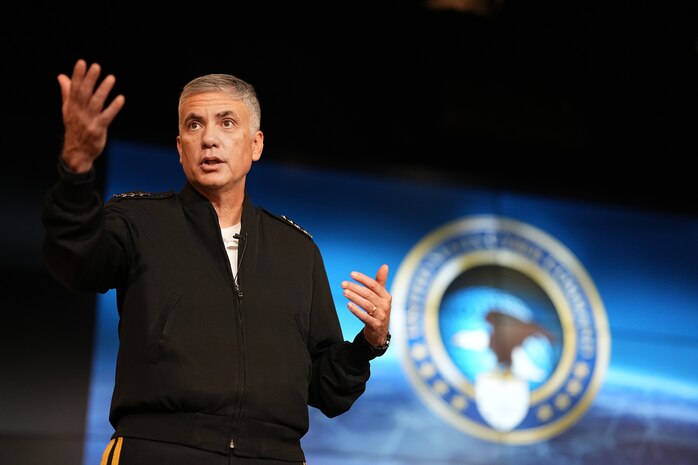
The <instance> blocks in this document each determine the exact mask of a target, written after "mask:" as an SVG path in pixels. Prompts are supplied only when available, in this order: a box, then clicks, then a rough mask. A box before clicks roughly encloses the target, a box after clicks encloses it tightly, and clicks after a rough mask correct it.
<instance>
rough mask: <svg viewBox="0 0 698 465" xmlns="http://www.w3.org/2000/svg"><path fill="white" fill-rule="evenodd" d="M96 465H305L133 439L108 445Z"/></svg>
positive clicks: (124, 439)
mask: <svg viewBox="0 0 698 465" xmlns="http://www.w3.org/2000/svg"><path fill="white" fill-rule="evenodd" d="M100 465H306V464H305V462H287V461H285V460H273V459H253V458H247V457H237V456H235V455H234V454H233V451H232V450H231V452H230V453H229V454H227V455H224V454H218V453H216V452H210V451H207V450H201V449H195V448H193V447H188V446H182V445H180V444H172V443H169V442H160V441H150V440H147V439H137V438H122V437H119V438H116V439H112V440H111V441H109V444H108V445H107V447H106V449H104V453H103V454H102V462H101V463H100Z"/></svg>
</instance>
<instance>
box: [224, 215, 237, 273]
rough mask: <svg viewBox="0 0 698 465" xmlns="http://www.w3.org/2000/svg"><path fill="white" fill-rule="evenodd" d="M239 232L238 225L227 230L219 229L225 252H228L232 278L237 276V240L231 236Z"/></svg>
mask: <svg viewBox="0 0 698 465" xmlns="http://www.w3.org/2000/svg"><path fill="white" fill-rule="evenodd" d="M239 232H240V223H238V224H235V225H233V226H230V227H227V228H221V234H222V235H223V244H225V251H226V252H228V260H229V261H230V268H232V270H233V278H234V277H235V276H237V274H238V240H237V239H236V238H234V237H233V236H234V235H235V234H238V233H239Z"/></svg>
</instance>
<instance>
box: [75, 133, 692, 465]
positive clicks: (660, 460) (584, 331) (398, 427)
mask: <svg viewBox="0 0 698 465" xmlns="http://www.w3.org/2000/svg"><path fill="white" fill-rule="evenodd" d="M183 183H184V176H183V174H182V172H181V167H180V166H179V163H178V156H177V152H176V150H175V149H174V147H172V148H171V149H167V148H160V147H153V146H144V145H140V144H131V143H126V142H112V143H111V145H110V147H109V177H108V179H107V184H106V188H105V193H104V197H105V199H106V198H108V197H110V196H111V195H112V194H115V193H119V192H123V191H129V190H149V191H167V190H175V191H178V190H179V189H180V188H181V187H182V185H183ZM247 189H248V191H249V193H250V196H251V199H252V201H253V203H256V204H259V205H261V206H264V207H265V208H266V209H268V210H270V211H272V212H274V213H277V214H280V215H281V214H283V215H286V216H288V217H289V218H291V219H292V220H293V221H294V222H296V223H298V224H299V225H301V226H302V227H303V228H304V229H306V230H308V231H309V232H310V233H311V234H312V235H313V238H314V240H315V241H316V242H317V244H318V245H319V247H320V250H321V252H322V254H323V258H324V260H325V264H326V266H327V273H328V277H329V280H330V284H331V286H332V291H333V294H334V300H335V304H336V307H337V311H338V314H339V315H340V322H341V325H342V329H343V331H344V335H345V338H346V339H348V340H350V339H351V338H353V336H354V334H356V332H358V331H359V330H360V329H361V327H362V324H361V322H360V321H358V320H357V319H356V318H355V317H354V316H353V315H352V314H351V313H350V312H349V310H348V309H347V308H346V303H347V301H346V299H345V298H344V297H343V295H342V289H341V286H340V283H341V281H342V280H346V279H349V273H350V272H351V271H353V270H358V271H362V272H364V273H367V274H373V273H375V271H376V270H377V269H378V267H379V266H380V265H381V264H382V263H387V264H388V265H389V266H390V274H389V279H388V287H389V288H390V290H391V293H393V296H394V300H393V309H392V318H391V325H392V326H391V332H392V333H393V343H392V345H391V347H390V349H389V350H388V352H387V353H386V355H385V356H384V357H381V358H380V359H377V360H375V361H374V362H373V363H372V366H371V379H370V381H369V383H368V387H367V390H366V392H365V393H364V395H363V396H362V397H361V398H360V399H359V400H358V401H357V402H356V404H355V405H354V406H353V407H352V409H351V410H350V411H349V412H347V413H345V414H343V415H340V416H339V417H336V418H331V419H329V418H326V417H324V416H323V415H322V414H321V413H320V412H319V411H317V410H315V409H313V408H311V409H310V415H311V426H310V431H309V432H308V434H307V435H306V436H305V437H304V438H303V446H304V449H305V451H306V454H307V462H308V464H310V465H359V464H360V465H365V464H366V463H371V464H374V465H412V464H415V463H428V464H429V465H453V464H461V463H478V464H484V465H486V464H493V465H494V464H497V465H501V464H509V463H510V464H514V463H515V464H517V465H521V464H523V465H529V464H530V465H533V464H536V465H538V464H540V463H570V464H575V465H583V464H594V465H595V464H597V463H633V464H639V465H649V464H653V465H654V464H656V465H664V464H665V463H672V464H689V463H691V464H693V463H696V462H697V461H698V443H696V441H695V438H696V437H698V370H696V368H695V360H698V337H697V336H695V331H694V328H696V327H698V311H697V309H698V286H696V284H695V283H697V282H698V267H697V266H696V263H698V219H696V218H686V217H680V216H670V215H657V214H651V213H645V212H637V211H623V210H619V209H617V208H615V209H611V208H608V207H605V206H602V205H595V204H586V203H575V202H569V201H560V200H556V199H550V198H541V197H530V196H525V195H518V194H513V193H509V192H501V191H494V190H487V189H474V188H469V187H467V186H464V187H460V188H459V187H454V186H452V185H450V186H439V185H435V184H433V183H417V182H405V181H400V180H398V179H385V178H384V177H381V178H378V177H372V176H358V175H356V174H348V173H342V172H337V171H324V170H313V169H307V168H303V169H301V168H298V167H291V166H284V165H280V164H275V163H274V162H273V153H271V152H269V153H266V152H265V156H264V157H263V158H262V159H261V160H260V161H259V162H257V163H255V164H254V165H253V167H252V171H251V173H250V175H249V176H248V180H247ZM366 199H370V201H366ZM474 218H478V219H481V218H486V219H487V220H486V221H485V222H484V223H482V224H485V225H486V227H484V228H483V229H482V231H480V230H478V231H475V232H472V233H471V231H470V230H468V231H465V230H463V229H461V230H459V229H457V228H458V227H460V225H461V224H467V225H471V222H473V221H475V220H474ZM490 219H491V221H490ZM478 221H480V220H478ZM482 221H484V220H482ZM472 224H476V223H472ZM477 224H478V225H479V224H480V223H477ZM449 225H450V226H449ZM500 227H502V228H503V229H498V228H500ZM449 228H451V229H449ZM488 228H491V229H488ZM507 228H510V229H507ZM502 231H504V232H502ZM532 231H533V233H532ZM541 236H544V237H545V238H546V240H547V239H550V240H549V241H548V242H545V241H542V242H541V243H542V244H543V246H539V243H537V242H536V239H538V238H540V237H541ZM449 238H453V240H452V241H451V242H448V239H449ZM530 238H533V239H532V240H529V239H530ZM442 243H445V244H447V245H444V246H443V247H442V246H441V244H442ZM546 254H549V256H546ZM570 263H571V264H572V265H571V266H570ZM575 267H577V268H575ZM407 277H409V278H410V281H409V283H410V284H409V285H403V283H404V282H407V281H406V278H407ZM578 290H581V292H577V291H578ZM403 297H404V298H403ZM493 310H497V311H498V312H495V313H496V314H497V315H500V318H502V319H501V320H498V321H499V322H500V323H501V321H504V322H506V323H507V325H512V326H501V327H499V328H498V331H501V333H499V334H500V336H501V334H505V336H504V339H501V338H496V339H495V337H494V335H493V326H492V323H491V322H488V321H489V320H488V319H487V318H488V314H490V313H491V312H492V311H493ZM587 310H589V311H587ZM502 315H503V316H502ZM507 317H512V318H514V320H510V319H508V318H507ZM589 318H591V320H589ZM491 321H494V320H491ZM514 324H516V325H518V326H513V325H514ZM117 325H118V315H117V311H116V308H115V299H114V294H113V292H108V293H106V294H104V295H102V296H100V298H99V299H98V308H97V318H96V327H95V345H94V350H95V353H94V357H93V365H92V380H91V385H90V397H89V406H88V418H87V432H86V437H85V448H84V457H83V464H84V465H93V464H95V463H99V462H100V459H101V455H102V452H103V450H104V448H105V447H106V445H107V443H108V441H109V437H110V436H111V434H112V432H113V430H112V428H111V426H110V425H109V423H108V420H107V416H108V413H109V402H110V400H111V389H112V387H113V379H114V367H115V359H116V351H117V344H118V337H117ZM522 325H523V326H522ZM526 325H528V326H526ZM594 325H596V326H594ZM520 327H526V328H528V329H531V328H533V329H535V330H534V331H533V332H532V333H526V334H524V336H526V337H523V338H522V339H521V341H522V342H521V343H520V345H518V346H515V347H508V346H507V347H506V350H504V351H502V346H501V345H499V346H496V350H495V345H494V344H496V343H497V344H501V343H503V342H507V341H508V339H507V338H510V337H511V334H513V332H514V331H519V329H516V328H520ZM590 331H591V332H592V333H593V334H594V335H595V336H597V339H598V340H595V341H593V342H594V343H595V344H596V345H594V343H590V340H588V339H587V335H588V334H589V332H590ZM506 334H508V336H507V335H506ZM498 354H499V355H498ZM502 354H503V355H502ZM605 355H607V356H608V359H607V360H606V361H607V368H606V369H605V370H604V369H603V366H602V365H603V363H601V364H600V365H599V366H600V368H598V372H596V373H595V371H594V370H595V365H594V364H595V363H597V362H599V360H600V362H603V361H604V360H603V357H604V356H605ZM509 356H511V360H509ZM514 359H516V360H518V362H514ZM517 366H518V368H517ZM497 367H500V368H503V370H502V372H501V373H498V372H497V370H496V368H497ZM478 379H480V381H479V382H478ZM524 379H525V380H526V381H525V382H523V381H522V380H524ZM488 383H489V384H488ZM594 383H596V384H594ZM483 386H490V387H491V388H488V389H486V390H483ZM588 387H589V388H593V389H592V391H593V392H592V393H591V394H589V395H587V397H584V398H582V396H584V392H585V389H587V388H588ZM497 389H501V390H503V391H502V392H509V393H510V396H509V398H510V400H511V399H514V400H513V401H512V402H510V403H508V404H507V403H504V402H503V401H502V399H501V398H500V397H497V396H496V395H492V394H491V392H494V391H493V390H497ZM576 403H579V404H582V403H583V404H584V405H583V408H581V407H580V408H578V409H577V410H574V409H575V405H576ZM505 407H506V409H510V410H506V409H504V408H505ZM498 409H499V410H498ZM502 409H504V410H502ZM573 410H574V411H573ZM568 413H571V414H574V416H575V418H574V421H567V420H566V415H567V414H568ZM517 415H518V416H517ZM557 419H559V421H557V422H556V420H557ZM547 422H550V423H547ZM546 425H551V426H546Z"/></svg>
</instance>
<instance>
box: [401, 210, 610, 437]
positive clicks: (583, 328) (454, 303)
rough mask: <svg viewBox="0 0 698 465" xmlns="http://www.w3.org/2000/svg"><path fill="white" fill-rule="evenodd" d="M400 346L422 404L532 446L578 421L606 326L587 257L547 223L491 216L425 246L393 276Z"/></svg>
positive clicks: (595, 376) (602, 359)
mask: <svg viewBox="0 0 698 465" xmlns="http://www.w3.org/2000/svg"><path fill="white" fill-rule="evenodd" d="M392 294H393V299H394V301H393V308H394V311H393V332H394V334H395V337H394V341H395V342H396V345H397V347H398V348H399V350H400V352H401V359H402V363H403V366H404V369H405V371H406V373H407V375H408V378H409V380H410V382H411V384H412V386H413V388H414V390H415V391H416V392H417V393H418V395H419V397H420V398H421V399H422V400H423V401H424V403H425V404H426V405H427V406H428V407H429V408H430V409H431V410H432V411H433V412H435V413H436V414H438V415H439V416H441V417H442V418H443V419H445V420H446V421H448V422H449V423H451V424H452V425H454V426H456V427H457V428H459V429H461V430H462V431H464V432H466V433H468V434H471V435H474V436H476V437H479V438H481V439H485V440H489V441H493V442H500V443H509V444H525V443H532V442H537V441H542V440H545V439H548V438H550V437H552V436H555V435H557V434H560V433H561V432H563V431H565V430H566V429H567V428H569V427H570V426H571V425H572V424H574V423H575V422H576V421H578V420H579V419H580V418H581V416H582V415H583V414H584V412H585V411H586V410H587V409H588V407H589V406H590V404H591V402H592V399H593V398H594V396H595V395H596V392H597V391H598V389H599V387H600V385H601V382H602V380H603V377H604V375H605V372H606V368H607V366H608V361H609V356H610V344H611V342H610V333H609V328H608V321H607V318H606V312H605V309H604V306H603V303H602V301H601V298H600V296H599V294H598V292H597V290H596V288H595V286H594V283H593V282H592V280H591V278H590V277H589V275H588V274H587V272H586V270H585V269H584V267H583V266H582V264H581V263H580V262H579V261H578V260H577V258H576V257H575V256H574V255H573V254H572V253H571V252H570V250H568V249H567V248H566V247H565V246H564V245H563V244H561V243H560V242H558V241H557V240H556V239H554V238H553V237H551V236H550V235H548V234H546V233H545V232H543V231H541V230H540V229H538V228H536V227H534V226H531V225H529V224H525V223H522V222H519V221H516V220H513V219H510V218H504V217H501V216H492V215H483V216H473V217H466V218H463V219H459V220H456V221H453V222H450V223H448V224H445V225H443V226H441V227H439V228H437V229H435V230H433V231H432V232H431V233H429V234H428V235H427V236H425V237H424V238H423V239H422V240H421V241H420V242H419V243H417V244H416V245H415V246H414V247H413V249H412V250H411V251H410V252H409V254H408V255H407V256H406V257H405V259H404V260H403V262H402V263H401V265H400V267H399V269H398V271H397V273H396V275H395V280H394V283H393V289H392Z"/></svg>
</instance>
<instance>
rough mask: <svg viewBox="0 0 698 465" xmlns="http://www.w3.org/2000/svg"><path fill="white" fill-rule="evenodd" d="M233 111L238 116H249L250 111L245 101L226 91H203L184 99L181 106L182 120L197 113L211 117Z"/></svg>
mask: <svg viewBox="0 0 698 465" xmlns="http://www.w3.org/2000/svg"><path fill="white" fill-rule="evenodd" d="M225 113H233V114H235V115H237V116H238V117H240V118H242V117H247V116H248V111H247V107H246V105H245V104H244V102H243V101H242V100H241V99H239V98H235V97H234V96H233V95H232V94H230V93H226V92H202V93H199V94H194V95H191V96H189V97H187V98H185V99H183V100H182V103H181V105H180V108H179V119H180V121H182V120H184V119H187V118H189V117H190V116H191V115H197V116H199V117H202V118H211V117H214V116H216V115H220V114H225Z"/></svg>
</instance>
